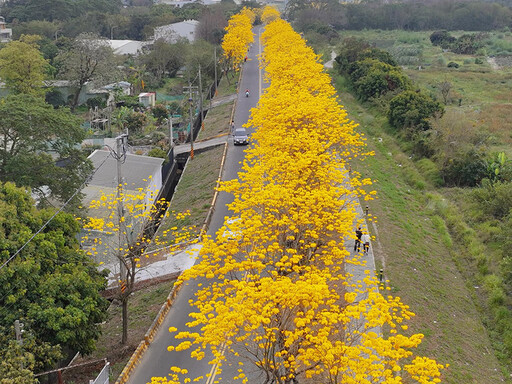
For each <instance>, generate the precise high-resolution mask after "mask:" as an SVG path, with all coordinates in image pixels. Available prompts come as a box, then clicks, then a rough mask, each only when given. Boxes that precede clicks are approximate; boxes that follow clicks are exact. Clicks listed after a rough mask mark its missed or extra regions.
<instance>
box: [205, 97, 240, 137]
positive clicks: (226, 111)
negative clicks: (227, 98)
mask: <svg viewBox="0 0 512 384" xmlns="http://www.w3.org/2000/svg"><path fill="white" fill-rule="evenodd" d="M232 109H233V102H229V103H226V104H221V105H218V106H216V107H213V108H211V109H210V110H209V111H208V114H207V115H206V118H205V119H204V129H203V130H201V132H199V136H198V137H197V139H198V140H201V139H207V138H209V137H213V136H216V135H219V134H222V133H229V130H230V128H229V122H230V118H231V111H232Z"/></svg>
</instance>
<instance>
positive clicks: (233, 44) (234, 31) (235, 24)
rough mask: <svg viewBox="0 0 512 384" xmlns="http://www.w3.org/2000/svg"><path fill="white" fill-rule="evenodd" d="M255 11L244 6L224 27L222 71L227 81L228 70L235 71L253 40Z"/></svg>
mask: <svg viewBox="0 0 512 384" xmlns="http://www.w3.org/2000/svg"><path fill="white" fill-rule="evenodd" d="M255 18H256V13H255V12H254V11H252V10H251V9H249V8H244V9H242V11H241V12H240V13H238V14H236V15H233V16H232V17H231V18H230V19H229V22H228V26H227V27H226V35H225V36H224V39H223V41H222V50H223V52H224V61H223V62H224V66H223V67H224V73H225V74H226V78H227V80H228V82H229V72H230V70H231V69H233V70H234V71H236V70H237V69H238V68H239V67H240V64H241V63H242V62H243V61H244V58H245V56H246V54H247V49H248V47H249V44H251V43H252V42H253V41H254V35H253V33H252V24H253V23H254V20H255Z"/></svg>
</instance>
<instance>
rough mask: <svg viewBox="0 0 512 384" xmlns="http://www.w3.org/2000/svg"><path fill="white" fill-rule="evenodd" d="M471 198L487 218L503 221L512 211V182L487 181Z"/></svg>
mask: <svg viewBox="0 0 512 384" xmlns="http://www.w3.org/2000/svg"><path fill="white" fill-rule="evenodd" d="M471 198H472V199H473V201H474V202H475V203H476V204H477V205H478V208H479V209H480V210H481V211H482V212H483V213H484V214H485V215H487V216H490V217H492V218H494V219H502V218H504V217H505V216H507V215H510V212H511V209H512V182H505V183H502V182H498V183H494V184H492V183H490V182H489V181H486V182H484V183H483V184H482V186H481V187H480V188H476V189H474V190H473V191H472V192H471Z"/></svg>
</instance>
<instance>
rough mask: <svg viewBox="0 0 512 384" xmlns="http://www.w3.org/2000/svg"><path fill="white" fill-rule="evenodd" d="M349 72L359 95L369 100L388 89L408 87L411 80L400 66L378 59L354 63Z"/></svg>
mask: <svg viewBox="0 0 512 384" xmlns="http://www.w3.org/2000/svg"><path fill="white" fill-rule="evenodd" d="M349 74H350V78H351V80H352V82H353V83H354V86H355V89H356V91H357V93H358V95H359V97H360V98H361V99H363V100H368V99H370V98H372V97H378V96H381V95H383V94H385V93H386V92H388V91H394V90H396V89H404V90H405V89H408V88H410V85H411V82H410V80H409V79H408V77H407V76H406V75H404V74H403V73H402V71H401V69H400V68H399V67H395V66H392V65H390V64H386V63H383V62H381V61H379V60H377V59H370V58H367V59H364V60H361V61H356V62H355V63H352V64H351V65H350V68H349Z"/></svg>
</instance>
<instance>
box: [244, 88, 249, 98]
mask: <svg viewBox="0 0 512 384" xmlns="http://www.w3.org/2000/svg"><path fill="white" fill-rule="evenodd" d="M245 97H249V90H248V89H246V90H245Z"/></svg>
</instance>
